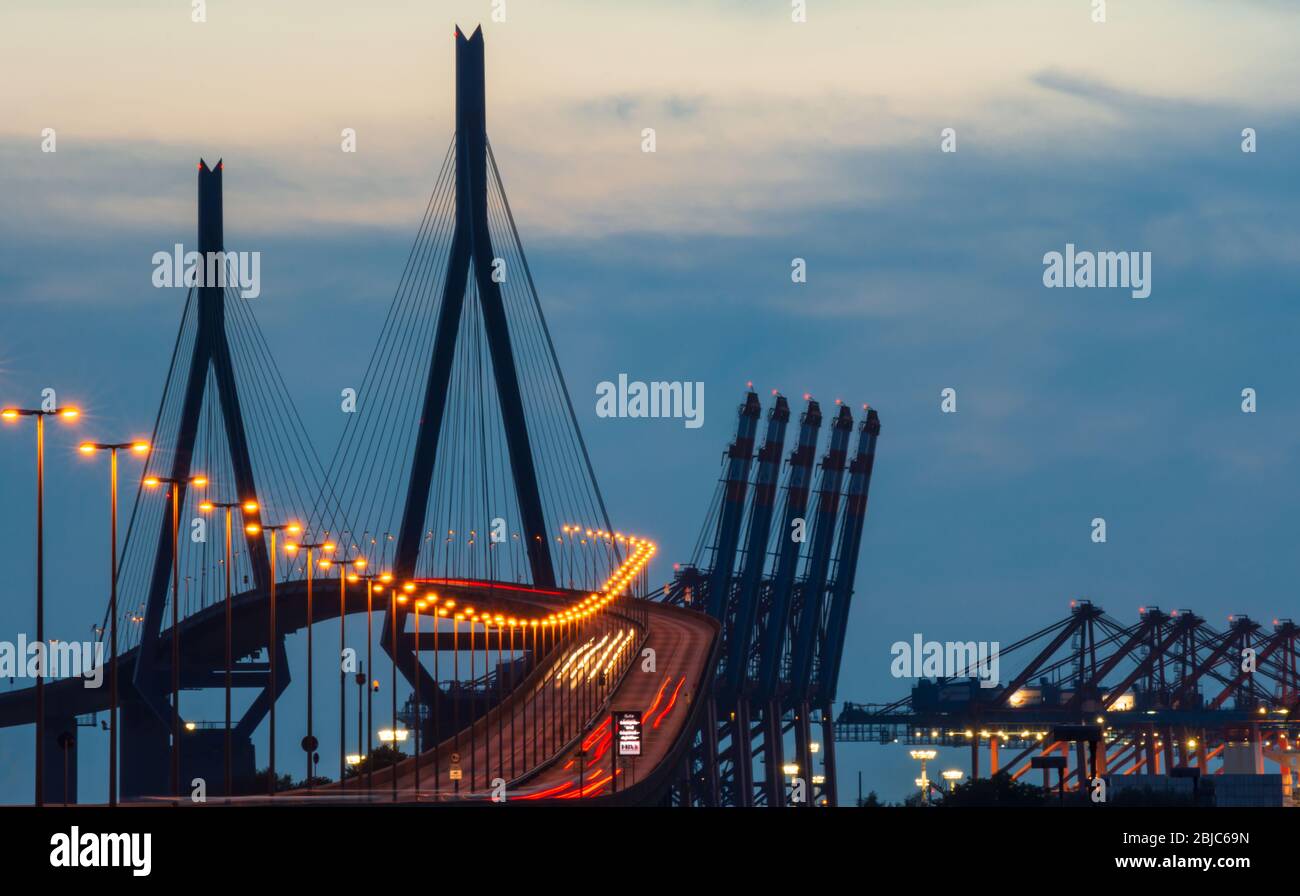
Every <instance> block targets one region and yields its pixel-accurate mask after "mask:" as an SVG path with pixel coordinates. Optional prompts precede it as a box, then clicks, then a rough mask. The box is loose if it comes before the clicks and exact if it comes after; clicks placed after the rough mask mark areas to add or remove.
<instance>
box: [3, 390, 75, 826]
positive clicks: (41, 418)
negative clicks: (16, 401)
mask: <svg viewBox="0 0 1300 896" xmlns="http://www.w3.org/2000/svg"><path fill="white" fill-rule="evenodd" d="M53 416H57V417H59V418H60V419H62V420H66V421H72V420H76V419H77V417H79V416H81V412H80V411H78V410H77V409H76V408H73V407H67V408H54V409H53V410H48V411H47V410H43V409H40V408H35V409H29V408H5V409H4V410H2V411H0V418H3V419H4V420H5V421H6V422H13V421H16V420H17V419H18V418H19V417H35V418H36V642H37V643H38V644H41V645H42V647H41V656H42V659H41V665H40V674H39V675H37V676H36V805H37V806H44V805H45V793H44V788H45V663H46V660H45V659H44V657H45V646H44V644H45V418H46V417H53Z"/></svg>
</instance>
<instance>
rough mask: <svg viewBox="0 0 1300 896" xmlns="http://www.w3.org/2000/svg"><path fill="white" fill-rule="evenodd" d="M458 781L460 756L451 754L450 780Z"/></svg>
mask: <svg viewBox="0 0 1300 896" xmlns="http://www.w3.org/2000/svg"><path fill="white" fill-rule="evenodd" d="M460 779H461V771H460V754H459V753H452V754H451V780H453V781H459V780H460Z"/></svg>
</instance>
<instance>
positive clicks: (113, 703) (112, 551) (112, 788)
mask: <svg viewBox="0 0 1300 896" xmlns="http://www.w3.org/2000/svg"><path fill="white" fill-rule="evenodd" d="M78 450H80V451H81V453H82V454H94V453H95V452H96V451H107V452H108V457H109V461H108V481H109V487H108V506H109V511H108V518H109V551H108V557H109V561H108V562H109V567H108V568H109V573H108V579H109V592H108V594H109V597H108V616H109V623H108V631H109V636H108V640H109V661H108V663H109V665H108V688H109V697H108V699H109V711H108V804H109V805H110V806H116V805H117V452H118V451H119V450H123V451H130V452H132V453H133V454H146V453H148V451H149V443H148V442H108V443H105V442H83V443H82V444H81V446H80V447H79V449H78Z"/></svg>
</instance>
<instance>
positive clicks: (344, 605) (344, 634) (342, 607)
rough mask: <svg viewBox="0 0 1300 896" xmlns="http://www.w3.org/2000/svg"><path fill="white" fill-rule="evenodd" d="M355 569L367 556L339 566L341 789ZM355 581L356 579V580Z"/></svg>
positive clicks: (362, 566) (342, 786)
mask: <svg viewBox="0 0 1300 896" xmlns="http://www.w3.org/2000/svg"><path fill="white" fill-rule="evenodd" d="M331 562H332V561H330V560H328V559H326V560H321V566H322V567H329V565H330V564H331ZM349 563H350V564H352V566H353V567H354V568H355V569H365V568H366V558H365V557H356V558H354V559H352V560H340V561H339V563H338V567H339V790H340V791H342V790H344V789H346V787H347V781H346V780H345V774H344V771H345V769H346V763H347V759H346V757H347V751H348V748H347V685H348V676H347V673H346V672H344V671H343V654H344V653H345V652H346V651H347V649H348V625H347V619H348V595H347V587H348V564H349ZM354 581H355V580H354Z"/></svg>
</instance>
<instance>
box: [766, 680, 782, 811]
mask: <svg viewBox="0 0 1300 896" xmlns="http://www.w3.org/2000/svg"><path fill="white" fill-rule="evenodd" d="M784 747H785V745H784V743H783V742H782V740H781V702H780V701H779V700H770V701H768V704H767V708H766V709H764V710H763V777H764V786H765V787H766V789H767V804H768V806H770V807H771V808H774V809H775V808H780V807H782V806H784V805H785V779H784V777H783V772H782V771H781V766H782V765H784V764H785V749H784Z"/></svg>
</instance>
